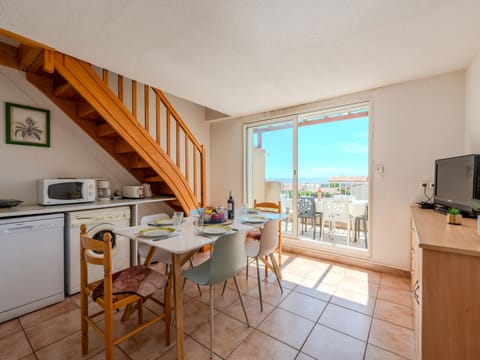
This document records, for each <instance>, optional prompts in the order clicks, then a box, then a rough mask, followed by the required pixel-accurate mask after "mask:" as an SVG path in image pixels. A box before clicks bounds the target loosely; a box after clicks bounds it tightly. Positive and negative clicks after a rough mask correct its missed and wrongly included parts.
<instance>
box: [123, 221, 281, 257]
mask: <svg viewBox="0 0 480 360" xmlns="http://www.w3.org/2000/svg"><path fill="white" fill-rule="evenodd" d="M260 215H261V216H263V217H265V218H266V219H278V218H283V217H284V216H283V215H280V214H271V213H261V214H260ZM262 225H263V223H259V224H252V223H248V224H247V223H242V222H241V221H240V220H235V221H234V222H233V224H232V225H231V227H232V229H235V230H236V231H243V230H246V231H248V230H251V229H253V228H255V227H259V226H262ZM148 228H149V226H148V225H137V226H131V227H127V228H120V229H115V230H114V232H115V233H116V234H119V235H122V236H125V237H128V238H130V239H132V240H136V241H139V242H142V243H144V244H147V245H150V246H155V247H158V248H159V249H163V250H165V251H168V252H169V253H172V254H184V253H187V252H189V251H192V250H195V249H199V248H201V247H203V246H205V245H208V244H212V243H214V242H215V241H216V240H217V239H218V238H219V237H220V235H218V236H210V235H209V236H206V235H197V234H194V229H193V219H192V218H186V221H185V222H184V223H183V226H182V230H181V231H179V232H176V233H175V235H174V236H171V237H168V238H166V239H162V240H158V241H153V239H151V238H148V237H145V236H140V235H138V233H139V232H140V231H141V230H143V229H148Z"/></svg>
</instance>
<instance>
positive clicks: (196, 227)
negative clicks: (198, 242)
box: [192, 214, 203, 235]
mask: <svg viewBox="0 0 480 360" xmlns="http://www.w3.org/2000/svg"><path fill="white" fill-rule="evenodd" d="M192 217H193V232H194V234H195V235H198V234H200V233H201V232H202V228H203V214H202V215H200V214H195V215H193V216H192Z"/></svg>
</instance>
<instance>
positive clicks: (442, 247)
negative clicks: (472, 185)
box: [410, 206, 480, 256]
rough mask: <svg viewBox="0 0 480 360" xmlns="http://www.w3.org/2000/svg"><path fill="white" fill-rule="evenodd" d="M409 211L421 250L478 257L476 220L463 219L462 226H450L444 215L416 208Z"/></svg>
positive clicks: (478, 246) (478, 240) (479, 252)
mask: <svg viewBox="0 0 480 360" xmlns="http://www.w3.org/2000/svg"><path fill="white" fill-rule="evenodd" d="M410 209H411V212H412V217H413V221H414V223H415V227H416V231H417V234H418V239H419V246H420V247H421V248H422V249H429V250H436V251H443V252H450V253H456V254H463V255H471V256H480V236H478V235H477V219H469V218H463V219H462V225H452V224H448V223H447V215H445V214H440V213H438V212H435V211H433V210H430V209H419V208H418V207H416V206H412V207H411V208H410Z"/></svg>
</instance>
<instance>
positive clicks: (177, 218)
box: [172, 211, 183, 231]
mask: <svg viewBox="0 0 480 360" xmlns="http://www.w3.org/2000/svg"><path fill="white" fill-rule="evenodd" d="M172 218H173V227H174V228H175V231H180V230H181V229H182V222H183V211H174V212H173V217H172Z"/></svg>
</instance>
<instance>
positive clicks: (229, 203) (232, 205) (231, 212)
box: [227, 191, 235, 220]
mask: <svg viewBox="0 0 480 360" xmlns="http://www.w3.org/2000/svg"><path fill="white" fill-rule="evenodd" d="M227 206H228V218H229V219H232V220H233V218H234V217H235V202H234V201H233V197H232V192H231V191H230V192H229V195H228V200H227Z"/></svg>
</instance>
